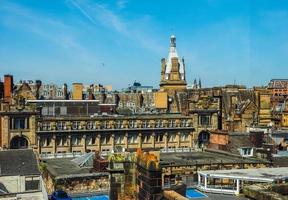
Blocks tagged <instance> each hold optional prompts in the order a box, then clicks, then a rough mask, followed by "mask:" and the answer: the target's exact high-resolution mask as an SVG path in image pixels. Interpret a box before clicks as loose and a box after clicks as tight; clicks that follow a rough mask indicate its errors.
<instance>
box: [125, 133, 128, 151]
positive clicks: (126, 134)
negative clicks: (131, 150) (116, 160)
mask: <svg viewBox="0 0 288 200" xmlns="http://www.w3.org/2000/svg"><path fill="white" fill-rule="evenodd" d="M124 144H125V148H126V150H127V149H128V133H127V132H126V133H125V135H124Z"/></svg>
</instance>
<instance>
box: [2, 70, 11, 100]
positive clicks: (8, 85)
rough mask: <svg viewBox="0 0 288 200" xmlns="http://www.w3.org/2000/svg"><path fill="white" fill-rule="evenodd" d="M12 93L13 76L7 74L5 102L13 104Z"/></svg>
mask: <svg viewBox="0 0 288 200" xmlns="http://www.w3.org/2000/svg"><path fill="white" fill-rule="evenodd" d="M12 91H13V76H12V75H8V74H6V75H4V100H5V101H7V102H11V99H12Z"/></svg>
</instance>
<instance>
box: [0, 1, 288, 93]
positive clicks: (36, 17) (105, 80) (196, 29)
mask: <svg viewBox="0 0 288 200" xmlns="http://www.w3.org/2000/svg"><path fill="white" fill-rule="evenodd" d="M172 33H173V34H175V35H176V37H177V50H178V54H179V55H180V56H183V57H184V58H185V61H186V78H187V80H188V82H189V83H192V82H193V80H194V78H197V79H198V78H199V77H200V78H201V80H202V85H203V86H206V87H211V86H220V85H225V84H232V83H233V82H234V81H236V83H238V84H245V85H247V86H249V87H251V86H253V85H264V84H267V83H268V81H269V80H270V79H271V78H288V1H287V0H178V1H167V0H41V1H39V0H0V75H3V74H6V73H9V74H13V75H14V77H15V79H16V80H20V79H32V80H35V79H41V80H42V81H43V82H45V83H52V82H54V83H57V84H62V83H64V82H66V83H68V84H70V83H72V82H83V83H87V84H90V83H102V84H112V85H113V87H114V88H116V89H121V88H124V87H126V86H128V84H129V83H133V82H134V80H137V81H140V82H141V83H142V84H143V85H153V86H154V87H158V84H159V79H160V60H161V58H162V57H167V54H168V48H169V37H170V34H172Z"/></svg>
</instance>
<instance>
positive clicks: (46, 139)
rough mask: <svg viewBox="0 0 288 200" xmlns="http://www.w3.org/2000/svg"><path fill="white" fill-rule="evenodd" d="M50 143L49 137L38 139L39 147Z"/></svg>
mask: <svg viewBox="0 0 288 200" xmlns="http://www.w3.org/2000/svg"><path fill="white" fill-rule="evenodd" d="M50 144H51V137H49V136H48V137H43V138H41V139H40V145H41V147H48V146H50Z"/></svg>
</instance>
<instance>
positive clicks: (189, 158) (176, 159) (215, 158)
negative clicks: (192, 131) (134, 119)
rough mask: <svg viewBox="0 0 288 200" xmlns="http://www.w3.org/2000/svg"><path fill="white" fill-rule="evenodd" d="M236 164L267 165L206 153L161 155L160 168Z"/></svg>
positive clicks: (233, 156)
mask: <svg viewBox="0 0 288 200" xmlns="http://www.w3.org/2000/svg"><path fill="white" fill-rule="evenodd" d="M221 163H222V164H236V163H250V164H253V163H268V162H267V161H265V160H262V159H258V158H244V157H241V156H237V155H233V154H231V153H230V154H229V153H227V154H224V153H216V152H207V151H203V152H202V151H193V152H181V153H180V152H179V153H175V152H173V153H161V155H160V164H161V165H162V167H164V168H165V167H170V166H187V165H191V166H193V165H207V164H221Z"/></svg>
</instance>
